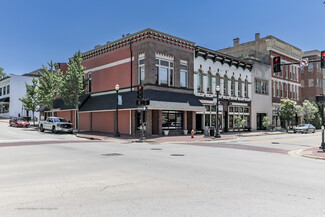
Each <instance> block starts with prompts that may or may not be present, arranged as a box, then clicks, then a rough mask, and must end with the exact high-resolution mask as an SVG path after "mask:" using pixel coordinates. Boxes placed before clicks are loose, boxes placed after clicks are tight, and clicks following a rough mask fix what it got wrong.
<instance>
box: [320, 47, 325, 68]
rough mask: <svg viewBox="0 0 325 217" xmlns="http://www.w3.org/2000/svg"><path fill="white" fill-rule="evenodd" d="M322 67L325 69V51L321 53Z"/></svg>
mask: <svg viewBox="0 0 325 217" xmlns="http://www.w3.org/2000/svg"><path fill="white" fill-rule="evenodd" d="M320 67H321V68H322V69H323V68H325V50H323V51H322V52H320Z"/></svg>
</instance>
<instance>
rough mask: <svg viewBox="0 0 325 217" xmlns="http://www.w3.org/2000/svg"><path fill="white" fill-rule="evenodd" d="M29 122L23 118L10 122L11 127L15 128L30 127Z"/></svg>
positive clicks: (14, 118)
mask: <svg viewBox="0 0 325 217" xmlns="http://www.w3.org/2000/svg"><path fill="white" fill-rule="evenodd" d="M29 125H30V124H29V122H28V121H27V119H26V118H23V117H11V118H10V120H9V126H11V127H12V126H15V127H26V128H28V127H29Z"/></svg>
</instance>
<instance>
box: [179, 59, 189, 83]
mask: <svg viewBox="0 0 325 217" xmlns="http://www.w3.org/2000/svg"><path fill="white" fill-rule="evenodd" d="M187 77H188V76H187V61H186V62H185V61H182V60H181V65H180V86H181V87H187Z"/></svg>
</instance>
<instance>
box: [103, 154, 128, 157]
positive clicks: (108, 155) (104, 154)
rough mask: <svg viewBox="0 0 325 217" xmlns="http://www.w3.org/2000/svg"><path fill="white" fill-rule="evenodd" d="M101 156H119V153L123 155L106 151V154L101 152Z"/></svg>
mask: <svg viewBox="0 0 325 217" xmlns="http://www.w3.org/2000/svg"><path fill="white" fill-rule="evenodd" d="M102 155H103V156H106V157H112V156H120V155H123V154H119V153H108V154H102Z"/></svg>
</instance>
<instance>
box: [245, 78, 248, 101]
mask: <svg viewBox="0 0 325 217" xmlns="http://www.w3.org/2000/svg"><path fill="white" fill-rule="evenodd" d="M244 94H245V97H248V81H247V80H245V88H244Z"/></svg>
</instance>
